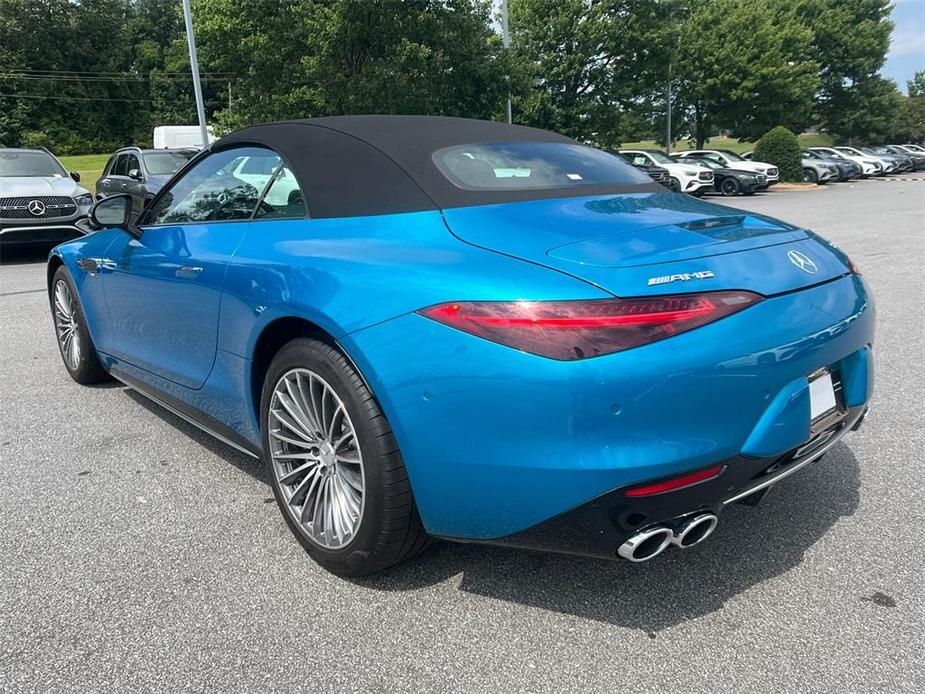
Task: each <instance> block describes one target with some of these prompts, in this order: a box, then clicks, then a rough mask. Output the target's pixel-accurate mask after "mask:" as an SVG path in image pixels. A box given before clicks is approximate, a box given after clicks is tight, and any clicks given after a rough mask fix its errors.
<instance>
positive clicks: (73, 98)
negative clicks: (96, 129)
mask: <svg viewBox="0 0 925 694" xmlns="http://www.w3.org/2000/svg"><path fill="white" fill-rule="evenodd" d="M0 96H5V97H9V98H11V99H54V100H60V101H136V102H142V101H143V102H145V103H155V101H156V100H155V99H118V98H109V97H101V96H44V95H42V94H4V93H2V92H0ZM171 101H174V100H173V99H171ZM208 103H209V105H210V106H216V105H224V104H225V102H224V101H209V102H208Z"/></svg>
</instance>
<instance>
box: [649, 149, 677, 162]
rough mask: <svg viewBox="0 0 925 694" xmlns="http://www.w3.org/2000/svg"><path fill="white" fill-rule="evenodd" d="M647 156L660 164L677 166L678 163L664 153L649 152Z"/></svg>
mask: <svg viewBox="0 0 925 694" xmlns="http://www.w3.org/2000/svg"><path fill="white" fill-rule="evenodd" d="M646 154H648V155H649V156H650V157H652V158H653V159H654V160H655V161H657V162H658V163H659V164H677V163H678V162H677V161H676V160H674V159H672V158H671V157H669V156H668V155H667V154H665V153H664V152H658V151H649V152H646Z"/></svg>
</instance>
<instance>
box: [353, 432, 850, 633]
mask: <svg viewBox="0 0 925 694" xmlns="http://www.w3.org/2000/svg"><path fill="white" fill-rule="evenodd" d="M859 490H860V470H859V467H858V462H857V459H856V458H855V456H854V454H853V453H852V452H851V450H850V449H849V448H848V447H847V446H845V445H844V444H843V443H840V444H838V445H836V446H835V447H834V448H833V449H832V450H831V451H829V453H828V454H827V455H826V456H825V457H824V458H823V459H821V460H819V461H818V462H816V463H813V464H812V465H810V466H809V467H807V468H806V469H805V470H802V471H801V472H799V473H797V474H795V475H793V476H792V477H790V478H788V479H786V480H782V481H781V482H780V483H779V484H778V485H777V488H775V489H773V490H772V491H771V492H770V493H769V494H768V495H767V496H766V497H765V499H764V500H763V501H762V503H761V505H759V506H758V507H757V508H751V507H746V506H739V505H736V506H732V507H731V508H729V509H728V510H726V511H725V512H724V513H723V515H722V516H721V518H720V523H719V526H718V527H717V529H716V531H715V532H714V533H713V535H712V536H711V537H710V538H709V539H708V540H707V541H705V542H704V543H703V544H702V545H699V546H697V547H694V548H691V549H687V550H683V551H682V550H676V549H669V550H668V551H666V552H665V553H664V554H662V555H661V556H659V557H657V558H656V559H654V560H652V561H650V562H647V563H644V564H630V563H629V562H623V561H614V562H611V561H604V560H596V559H585V558H581V557H571V556H566V555H557V554H541V553H536V552H527V551H521V550H513V549H505V548H497V547H490V546H484V545H475V544H468V545H463V544H456V543H450V542H440V543H437V544H436V545H435V546H434V547H433V548H431V549H430V550H429V551H427V552H424V553H423V554H422V555H420V556H419V557H416V558H415V559H413V560H411V561H409V562H406V563H404V564H401V565H399V566H397V567H395V568H393V569H391V570H390V571H388V572H386V573H384V574H381V575H377V576H372V577H366V578H362V579H355V583H357V584H358V585H361V586H364V587H367V588H372V589H377V590H385V591H396V590H398V591H401V590H414V589H418V588H422V587H425V586H429V585H434V584H436V583H440V582H443V581H447V580H448V579H450V578H451V577H453V576H457V575H460V574H461V575H462V580H461V581H460V583H459V590H463V591H466V592H467V593H472V594H475V595H481V596H485V597H490V598H494V599H497V600H504V601H509V602H514V603H518V604H521V605H528V606H531V607H538V608H542V609H546V610H553V611H555V612H561V613H564V614H569V615H573V616H576V617H581V618H584V619H593V620H596V621H600V622H606V623H610V624H614V625H618V626H623V627H627V628H633V629H641V630H643V631H646V632H648V633H649V634H650V635H652V636H653V637H654V636H655V634H656V632H658V631H659V630H661V629H665V628H667V627H670V626H673V625H676V624H679V623H680V622H683V621H685V620H690V619H695V618H697V617H701V616H704V615H707V614H709V613H711V612H715V611H717V610H720V609H722V607H723V605H724V604H725V603H726V601H727V600H730V599H732V598H734V597H735V596H737V595H738V594H740V593H742V592H744V591H746V590H748V589H749V588H751V587H752V586H754V585H756V584H758V583H761V582H763V581H767V580H769V579H773V578H774V577H776V576H779V575H781V574H784V573H786V572H787V571H788V570H789V569H792V568H793V567H795V566H797V565H799V564H800V563H801V562H802V561H803V557H804V555H805V553H806V552H807V551H808V550H810V549H811V548H812V546H813V545H814V544H815V543H816V542H818V541H819V540H820V539H821V538H822V537H823V536H824V535H825V534H826V532H828V530H829V529H830V528H831V527H832V526H833V525H834V524H835V523H836V522H838V520H839V519H840V518H842V517H843V516H850V515H852V514H853V513H854V511H855V510H856V509H857V506H858V503H859Z"/></svg>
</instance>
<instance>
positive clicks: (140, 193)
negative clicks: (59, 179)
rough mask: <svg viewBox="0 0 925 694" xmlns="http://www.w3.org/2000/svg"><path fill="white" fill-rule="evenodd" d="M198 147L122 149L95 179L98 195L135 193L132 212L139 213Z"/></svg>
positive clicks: (98, 197) (99, 196)
mask: <svg viewBox="0 0 925 694" xmlns="http://www.w3.org/2000/svg"><path fill="white" fill-rule="evenodd" d="M197 151H198V150H195V149H141V148H139V147H126V148H124V149H120V150H119V151H118V152H116V153H115V154H113V155H112V156H111V157H110V158H109V161H108V162H106V168H104V169H103V174H102V176H100V179H99V180H98V181H97V182H96V197H97V199H98V200H101V199H103V198H105V197H107V196H109V195H116V194H119V193H128V194H129V195H131V196H132V213H133V214H134V215H136V216H137V215H139V214H141V211H142V210H143V209H144V207H145V205H146V204H147V203H148V201H149V200H150V199H151V198H153V197H154V195H155V193H157V191H159V190H160V189H161V188H163V187H164V184H165V183H167V181H168V180H170V177H171V176H172V175H173V174H174V173H175V172H176V171H177V170H178V169H179V168H180V167H181V166H183V165H184V164H186V162H188V161H189V160H190V159H192V158H193V156H194V155H195V154H196V153H197Z"/></svg>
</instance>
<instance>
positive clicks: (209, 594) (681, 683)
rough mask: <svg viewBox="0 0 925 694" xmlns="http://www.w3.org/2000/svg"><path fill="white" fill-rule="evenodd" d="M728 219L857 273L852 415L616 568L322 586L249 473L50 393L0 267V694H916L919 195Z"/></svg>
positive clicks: (448, 572) (842, 198) (518, 561)
mask: <svg viewBox="0 0 925 694" xmlns="http://www.w3.org/2000/svg"><path fill="white" fill-rule="evenodd" d="M714 200H718V199H717V198H714ZM723 202H726V201H723ZM729 204H732V205H735V206H738V207H741V208H745V209H749V210H754V211H757V212H761V213H766V214H770V215H774V216H779V217H781V218H782V219H785V220H787V221H790V222H793V223H796V224H800V225H804V226H807V227H809V228H812V229H815V230H816V231H819V232H820V233H822V234H823V235H825V236H826V237H828V238H829V239H830V240H832V241H834V242H835V243H837V244H838V245H839V246H840V247H842V248H843V249H844V250H845V251H846V252H847V253H848V254H849V255H850V256H851V257H852V258H853V260H854V261H855V262H856V264H857V265H859V267H860V268H861V270H862V272H863V273H864V274H865V276H866V277H867V279H868V281H869V282H870V284H871V285H872V287H873V291H874V294H875V297H876V301H877V310H878V335H877V343H876V346H875V354H876V360H877V387H876V388H877V389H876V396H875V399H874V402H873V405H872V413H871V415H870V417H869V418H868V420H867V422H866V423H865V425H864V427H863V428H862V429H861V430H860V431H859V432H857V433H855V434H853V435H851V436H849V437H848V438H846V440H845V441H846V442H842V443H839V444H838V445H837V446H836V447H835V448H834V449H833V450H832V451H831V452H830V453H829V454H828V455H827V456H826V457H825V458H824V459H822V460H821V461H820V462H818V463H816V464H814V465H812V466H810V467H809V468H807V469H806V470H804V471H802V472H800V473H799V474H797V475H794V476H793V477H790V478H789V479H786V480H784V481H783V482H781V483H780V485H779V486H778V488H776V489H775V490H773V492H772V493H771V494H770V495H769V496H768V497H767V498H766V499H765V501H764V503H763V504H762V505H761V506H759V507H758V508H755V509H752V508H746V507H734V508H732V509H731V510H729V511H728V512H727V513H725V514H724V516H723V517H722V519H721V522H720V525H719V528H718V529H717V531H716V533H715V534H714V535H713V537H712V538H711V539H710V540H709V541H708V542H706V543H704V544H703V545H701V546H699V547H697V548H694V549H691V550H688V551H685V552H680V551H671V552H667V553H666V554H665V555H663V556H662V557H659V558H658V559H657V560H655V561H652V562H650V563H647V564H643V565H631V564H628V563H616V562H614V563H610V562H601V561H595V560H589V559H580V558H571V557H563V556H553V555H543V554H534V553H529V552H522V551H514V550H507V549H498V548H491V547H482V546H474V545H458V544H450V543H438V544H436V545H435V546H434V547H432V548H431V549H429V550H428V551H426V552H425V553H424V554H422V555H421V556H419V557H417V558H416V559H414V560H412V561H411V562H409V563H407V564H405V565H403V566H400V567H398V568H396V569H394V570H392V571H391V572H389V573H387V574H385V575H381V576H378V577H373V578H366V579H361V580H355V581H352V582H351V581H345V580H341V579H338V578H335V577H333V576H331V575H328V574H326V573H325V572H324V571H322V570H321V569H320V568H318V567H317V566H316V565H315V564H314V563H312V562H311V561H310V560H309V559H308V558H307V557H306V555H305V554H304V553H303V551H302V550H301V548H300V547H299V545H298V543H297V542H296V540H295V539H294V538H293V537H292V536H291V534H290V533H289V531H288V530H287V529H286V527H285V526H284V522H283V519H282V517H281V516H280V514H279V512H278V510H277V508H276V506H275V505H274V503H273V502H272V494H271V492H270V489H269V487H268V486H267V483H266V481H265V480H264V478H263V474H262V470H261V469H260V466H259V464H258V463H257V462H256V461H253V460H252V459H250V458H247V457H246V456H243V455H242V454H239V453H238V452H236V451H235V450H233V449H231V448H229V447H227V446H225V445H224V444H221V443H219V442H216V441H213V440H212V439H210V438H209V437H208V436H206V435H204V434H201V433H199V431H198V430H196V429H194V428H192V427H191V426H189V425H188V424H186V423H185V422H183V421H181V420H179V419H177V418H176V417H174V416H173V415H171V414H169V413H167V412H166V411H164V410H161V409H160V408H158V407H157V406H156V405H153V404H149V403H148V402H147V401H146V400H144V399H143V398H142V397H140V396H138V395H136V394H134V393H133V392H131V391H129V390H126V389H124V388H122V387H120V386H111V387H101V388H83V387H80V386H78V385H76V384H75V383H73V382H72V381H71V380H70V379H69V378H68V376H67V374H66V373H65V371H64V369H63V367H62V366H61V364H60V360H59V356H58V353H57V348H56V345H55V341H54V336H53V333H52V326H51V320H50V318H49V315H48V305H47V299H46V294H45V288H44V282H45V275H44V265H43V254H41V253H39V254H23V253H16V254H5V256H4V259H3V263H2V265H0V354H2V365H3V368H2V369H0V403H2V417H0V458H2V463H0V562H2V566H0V691H3V692H81V693H85V692H108V691H120V692H155V691H157V692H188V691H189V692H271V691H315V692H335V691H337V692H340V691H359V692H451V691H454V692H455V691H465V692H499V693H513V692H540V691H555V692H561V691H591V692H604V691H631V692H697V691H714V692H718V691H723V692H725V691H728V692H744V691H788V692H808V691H813V692H823V691H825V692H829V691H831V692H873V691H882V692H891V693H893V694H895V693H897V692H914V691H923V690H925V665H923V662H925V661H923V644H925V609H923V608H925V592H923V590H922V588H923V575H925V548H923V543H922V538H923V536H925V530H923V529H925V503H923V502H925V495H923V490H925V482H923V476H922V470H923V464H925V433H923V432H925V428H923V418H922V402H923V400H925V387H923V383H925V367H923V361H925V360H923V357H925V348H923V346H925V335H923V333H925V320H923V319H922V313H923V303H925V302H923V300H925V293H923V287H925V283H923V280H922V273H923V267H925V238H923V237H925V180H905V181H889V182H885V181H860V182H857V183H849V184H838V185H830V186H827V187H825V188H820V189H814V190H810V191H806V192H782V191H774V192H771V193H768V194H765V195H760V196H755V197H753V198H737V199H735V200H734V201H732V202H730V203H729Z"/></svg>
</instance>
